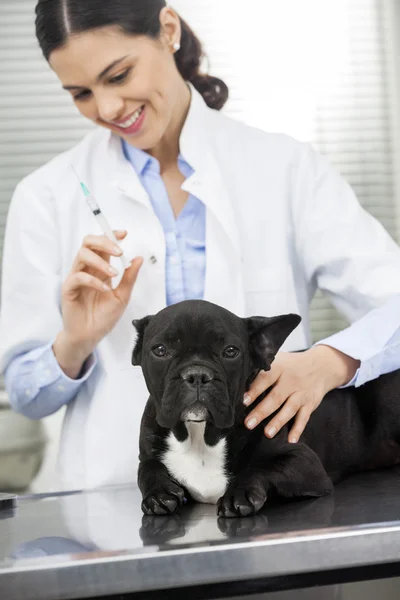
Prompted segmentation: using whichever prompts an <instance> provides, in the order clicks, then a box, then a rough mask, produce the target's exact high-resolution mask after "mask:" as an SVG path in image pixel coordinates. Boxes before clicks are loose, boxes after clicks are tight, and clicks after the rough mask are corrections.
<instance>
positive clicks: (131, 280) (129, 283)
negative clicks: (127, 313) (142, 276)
mask: <svg viewBox="0 0 400 600" xmlns="http://www.w3.org/2000/svg"><path fill="white" fill-rule="evenodd" d="M142 264H143V258H142V257H141V256H139V257H137V258H134V259H133V260H132V263H131V266H130V267H129V269H125V273H124V275H123V277H122V279H121V281H120V284H119V286H118V287H117V289H116V290H115V293H116V294H117V295H118V296H119V298H120V299H121V301H122V302H124V303H125V304H127V303H128V302H129V298H130V296H131V293H132V288H133V286H134V285H135V282H136V279H137V276H138V274H139V271H140V269H141V266H142Z"/></svg>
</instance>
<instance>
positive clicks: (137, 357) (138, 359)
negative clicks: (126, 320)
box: [132, 315, 153, 366]
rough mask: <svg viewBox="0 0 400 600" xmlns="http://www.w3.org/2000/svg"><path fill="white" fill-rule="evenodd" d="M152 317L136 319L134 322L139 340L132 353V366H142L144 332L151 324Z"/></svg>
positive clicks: (137, 339)
mask: <svg viewBox="0 0 400 600" xmlns="http://www.w3.org/2000/svg"><path fill="white" fill-rule="evenodd" d="M152 318H153V316H152V315H149V316H147V317H144V318H143V319H135V320H134V321H132V325H133V326H134V328H135V329H136V331H137V338H136V342H135V347H134V349H133V352H132V364H133V365H134V366H140V365H141V364H142V349H143V338H144V332H145V331H146V327H147V325H148V324H149V323H150V321H151V319H152Z"/></svg>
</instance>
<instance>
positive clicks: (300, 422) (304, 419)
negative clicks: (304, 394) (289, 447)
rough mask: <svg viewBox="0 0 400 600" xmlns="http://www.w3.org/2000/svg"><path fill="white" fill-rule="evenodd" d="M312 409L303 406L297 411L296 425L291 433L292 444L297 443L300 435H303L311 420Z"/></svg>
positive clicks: (290, 440)
mask: <svg viewBox="0 0 400 600" xmlns="http://www.w3.org/2000/svg"><path fill="white" fill-rule="evenodd" d="M311 414H312V411H310V409H309V408H307V407H306V406H303V407H302V408H301V409H300V410H299V412H298V413H297V416H296V419H295V421H294V425H293V427H292V429H291V430H290V433H289V442H290V443H291V444H297V442H298V441H299V439H300V437H301V436H302V434H303V432H304V430H305V428H306V426H307V423H308V421H309V420H310V417H311Z"/></svg>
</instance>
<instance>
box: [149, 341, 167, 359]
mask: <svg viewBox="0 0 400 600" xmlns="http://www.w3.org/2000/svg"><path fill="white" fill-rule="evenodd" d="M152 353H153V354H154V355H155V356H159V357H161V356H165V355H166V354H167V349H166V347H165V346H163V345H162V344H160V346H154V348H152Z"/></svg>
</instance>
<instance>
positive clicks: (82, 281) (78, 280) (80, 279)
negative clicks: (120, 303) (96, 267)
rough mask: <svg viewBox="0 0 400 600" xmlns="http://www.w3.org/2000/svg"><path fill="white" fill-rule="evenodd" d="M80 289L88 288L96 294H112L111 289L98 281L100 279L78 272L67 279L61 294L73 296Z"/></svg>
mask: <svg viewBox="0 0 400 600" xmlns="http://www.w3.org/2000/svg"><path fill="white" fill-rule="evenodd" d="M81 288H90V289H93V290H95V291H97V292H112V289H111V287H110V286H108V285H107V284H106V283H104V281H100V279H98V278H97V277H95V276H94V275H90V273H85V271H79V272H78V273H73V274H72V275H70V276H69V277H67V279H66V281H65V283H64V285H63V293H64V294H67V295H68V294H75V293H76V292H77V291H79V290H80V289H81Z"/></svg>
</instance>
